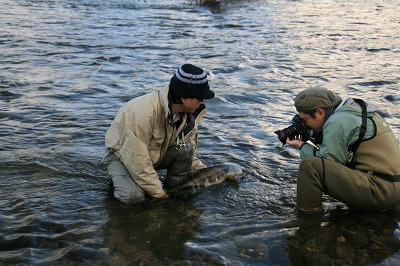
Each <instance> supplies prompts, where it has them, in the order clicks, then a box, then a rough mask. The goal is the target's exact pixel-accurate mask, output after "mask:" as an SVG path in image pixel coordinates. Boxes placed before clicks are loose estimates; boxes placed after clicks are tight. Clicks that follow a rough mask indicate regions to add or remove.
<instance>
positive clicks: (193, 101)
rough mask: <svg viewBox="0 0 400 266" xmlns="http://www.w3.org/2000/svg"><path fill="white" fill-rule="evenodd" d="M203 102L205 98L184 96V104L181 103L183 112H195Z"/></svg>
mask: <svg viewBox="0 0 400 266" xmlns="http://www.w3.org/2000/svg"><path fill="white" fill-rule="evenodd" d="M203 103H204V99H197V98H182V104H181V109H182V112H185V113H193V112H194V111H195V110H196V109H197V108H199V107H200V105H201V104H203Z"/></svg>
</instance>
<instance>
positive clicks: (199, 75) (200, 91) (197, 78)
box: [169, 64, 215, 99]
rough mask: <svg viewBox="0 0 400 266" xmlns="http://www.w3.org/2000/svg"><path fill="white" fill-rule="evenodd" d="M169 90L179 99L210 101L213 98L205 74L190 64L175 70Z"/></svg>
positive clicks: (213, 94)
mask: <svg viewBox="0 0 400 266" xmlns="http://www.w3.org/2000/svg"><path fill="white" fill-rule="evenodd" d="M169 88H170V90H171V91H172V92H173V93H174V94H175V95H176V96H177V97H179V98H199V99H211V98H213V97H214V96H215V93H214V92H213V91H211V90H210V86H208V77H207V73H206V72H205V71H204V70H203V69H201V68H199V67H196V66H194V65H192V64H184V65H182V66H181V67H179V68H178V69H177V70H176V72H175V75H174V76H173V77H172V78H171V81H170V83H169Z"/></svg>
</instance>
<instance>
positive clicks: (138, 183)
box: [103, 64, 215, 203]
mask: <svg viewBox="0 0 400 266" xmlns="http://www.w3.org/2000/svg"><path fill="white" fill-rule="evenodd" d="M214 96H215V94H214V92H213V91H211V90H210V87H209V85H208V76H207V73H206V72H205V71H204V70H203V69H201V68H199V67H196V66H194V65H191V64H184V65H182V66H181V67H180V68H179V69H178V70H177V71H176V73H175V74H174V75H173V77H172V78H171V81H170V83H169V85H166V86H165V87H163V88H162V89H161V90H160V91H155V92H152V93H149V94H146V95H143V96H141V97H138V98H134V99H132V100H130V101H129V102H127V103H126V104H125V105H123V106H122V108H121V109H120V110H119V112H118V114H117V116H116V117H115V119H114V120H113V122H112V124H111V126H110V128H109V129H108V130H107V132H106V139H105V144H106V146H107V148H108V153H107V154H106V156H105V158H104V160H103V164H104V165H105V166H106V167H107V172H108V174H109V175H110V176H111V178H112V181H113V186H114V196H115V197H116V198H117V199H118V200H120V201H122V202H125V203H134V202H141V201H144V200H145V195H146V194H147V195H149V196H151V197H153V198H158V199H166V198H167V197H168V194H167V192H166V191H165V190H164V188H171V187H175V186H177V185H179V184H181V183H182V182H184V181H185V180H186V178H187V174H188V173H189V172H190V171H194V170H198V169H201V168H204V167H205V165H204V164H203V163H202V162H201V161H200V160H199V159H198V158H197V157H196V147H197V143H198V124H199V122H200V120H201V119H202V117H203V116H204V114H205V113H206V107H205V105H204V99H211V98H213V97H214ZM161 169H167V176H166V179H165V182H164V184H163V183H162V182H161V180H160V178H159V176H158V174H157V170H161Z"/></svg>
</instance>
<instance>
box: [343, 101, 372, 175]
mask: <svg viewBox="0 0 400 266" xmlns="http://www.w3.org/2000/svg"><path fill="white" fill-rule="evenodd" d="M353 100H354V101H355V102H356V103H358V104H359V105H360V106H361V109H362V110H361V113H362V117H361V128H360V134H359V135H358V139H357V140H356V142H354V144H353V145H351V151H352V152H353V158H352V159H351V162H348V163H347V164H346V165H347V167H350V168H351V169H355V167H356V162H355V159H354V157H355V156H354V154H355V152H356V150H357V149H358V146H360V144H361V142H362V141H363V139H364V136H365V132H366V131H367V104H366V103H365V102H364V101H363V100H361V99H353Z"/></svg>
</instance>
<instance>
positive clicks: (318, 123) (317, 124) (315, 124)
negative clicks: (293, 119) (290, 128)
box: [299, 108, 325, 132]
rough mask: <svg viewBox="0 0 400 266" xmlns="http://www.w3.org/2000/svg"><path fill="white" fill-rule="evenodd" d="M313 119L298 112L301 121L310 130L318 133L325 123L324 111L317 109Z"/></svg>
mask: <svg viewBox="0 0 400 266" xmlns="http://www.w3.org/2000/svg"><path fill="white" fill-rule="evenodd" d="M314 115H315V118H313V117H312V116H311V115H309V114H305V113H303V112H299V116H300V118H301V119H303V120H304V121H305V122H306V124H307V126H309V127H310V128H311V129H312V130H314V131H316V132H319V131H321V130H322V127H323V126H324V123H325V110H324V109H321V108H317V109H316V110H315V113H314Z"/></svg>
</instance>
